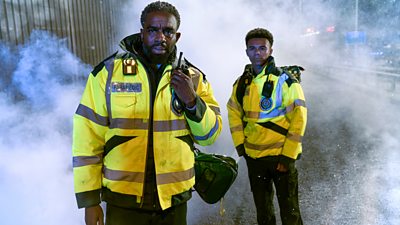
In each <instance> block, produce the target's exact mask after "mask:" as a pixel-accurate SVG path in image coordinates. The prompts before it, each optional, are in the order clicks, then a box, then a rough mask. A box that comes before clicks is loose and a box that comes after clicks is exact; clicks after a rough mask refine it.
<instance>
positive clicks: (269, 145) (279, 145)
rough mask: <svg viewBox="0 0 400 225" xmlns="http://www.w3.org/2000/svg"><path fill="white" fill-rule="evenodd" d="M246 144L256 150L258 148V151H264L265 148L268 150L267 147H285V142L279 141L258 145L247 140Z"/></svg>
mask: <svg viewBox="0 0 400 225" xmlns="http://www.w3.org/2000/svg"><path fill="white" fill-rule="evenodd" d="M244 145H245V147H247V148H251V149H254V150H258V151H263V150H267V149H273V148H281V147H283V142H277V143H273V144H268V145H256V144H251V143H249V142H245V143H244Z"/></svg>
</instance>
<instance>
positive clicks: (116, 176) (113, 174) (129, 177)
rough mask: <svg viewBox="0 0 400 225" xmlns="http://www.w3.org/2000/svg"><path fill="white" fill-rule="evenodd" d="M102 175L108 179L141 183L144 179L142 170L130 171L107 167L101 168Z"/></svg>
mask: <svg viewBox="0 0 400 225" xmlns="http://www.w3.org/2000/svg"><path fill="white" fill-rule="evenodd" d="M103 173H104V177H105V178H107V179H109V180H114V181H128V182H136V183H143V181H144V173H143V172H130V171H122V170H111V169H108V168H107V167H104V169H103Z"/></svg>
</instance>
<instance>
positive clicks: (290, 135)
mask: <svg viewBox="0 0 400 225" xmlns="http://www.w3.org/2000/svg"><path fill="white" fill-rule="evenodd" d="M287 138H288V139H290V140H292V141H297V142H300V143H301V142H302V141H303V136H301V135H298V134H294V133H288V134H287Z"/></svg>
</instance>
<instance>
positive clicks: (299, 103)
mask: <svg viewBox="0 0 400 225" xmlns="http://www.w3.org/2000/svg"><path fill="white" fill-rule="evenodd" d="M296 106H303V107H306V102H305V101H304V100H301V99H296V100H295V101H294V102H293V103H292V104H290V105H289V106H287V107H286V113H289V112H291V111H293V109H294V107H296Z"/></svg>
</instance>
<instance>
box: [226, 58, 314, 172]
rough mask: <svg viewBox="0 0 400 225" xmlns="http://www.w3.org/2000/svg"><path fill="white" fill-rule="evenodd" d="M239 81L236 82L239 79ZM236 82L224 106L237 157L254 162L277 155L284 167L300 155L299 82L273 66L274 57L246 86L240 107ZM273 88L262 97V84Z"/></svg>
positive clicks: (302, 111)
mask: <svg viewBox="0 0 400 225" xmlns="http://www.w3.org/2000/svg"><path fill="white" fill-rule="evenodd" d="M238 80H239V79H238ZM238 80H237V81H236V82H235V84H234V86H233V91H232V95H231V97H230V99H229V101H228V103H227V109H228V118H229V126H230V131H231V135H232V138H233V142H234V145H235V147H236V149H237V151H238V154H239V155H240V156H241V155H244V154H246V155H248V156H249V157H251V158H254V159H257V158H262V157H266V156H280V157H281V161H282V163H284V164H285V165H287V164H289V163H290V162H293V161H295V160H296V159H297V158H298V156H299V154H301V152H302V138H303V135H304V132H305V128H306V123H307V108H306V106H305V98H304V94H303V90H302V88H301V86H300V84H299V83H298V81H297V80H296V79H295V78H294V77H293V76H291V75H290V74H287V73H284V72H283V73H282V71H280V70H279V69H278V68H276V67H275V63H274V60H273V57H270V58H269V61H268V63H267V65H266V66H265V67H264V69H263V70H262V71H261V72H260V73H259V74H256V75H254V78H253V79H252V81H251V83H250V84H248V85H247V86H246V89H245V92H244V97H243V105H241V104H240V103H239V101H238V99H237V95H236V91H237V89H238V83H239V82H238ZM266 82H269V83H270V84H271V85H272V86H271V87H272V88H271V90H270V91H271V93H270V96H267V97H266V96H264V95H263V90H264V92H265V89H266V87H265V84H266Z"/></svg>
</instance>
